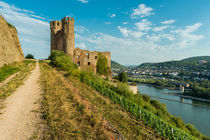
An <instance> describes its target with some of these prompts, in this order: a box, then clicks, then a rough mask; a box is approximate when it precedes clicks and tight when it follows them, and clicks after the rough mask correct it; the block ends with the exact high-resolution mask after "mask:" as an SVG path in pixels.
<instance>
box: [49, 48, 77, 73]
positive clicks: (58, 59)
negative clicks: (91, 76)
mask: <svg viewBox="0 0 210 140" xmlns="http://www.w3.org/2000/svg"><path fill="white" fill-rule="evenodd" d="M49 59H50V60H51V63H50V64H51V65H53V66H55V67H57V68H58V69H59V70H63V71H66V72H69V73H70V74H71V75H73V76H79V70H78V69H77V65H76V64H74V63H73V61H72V60H71V58H70V57H69V56H67V55H66V54H65V53H64V52H62V51H56V50H53V51H52V53H51V55H50V56H49Z"/></svg>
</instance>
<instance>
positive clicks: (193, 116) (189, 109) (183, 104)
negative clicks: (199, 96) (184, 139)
mask: <svg viewBox="0 0 210 140" xmlns="http://www.w3.org/2000/svg"><path fill="white" fill-rule="evenodd" d="M138 90H139V91H140V93H141V94H146V95H149V96H151V98H153V99H156V100H159V101H160V102H162V103H164V104H166V106H167V109H168V111H169V112H170V113H171V114H172V115H175V116H180V117H181V118H182V120H183V121H184V122H185V123H191V124H193V125H194V126H195V127H196V128H197V129H198V130H199V131H200V132H201V133H203V134H204V135H207V136H210V123H209V122H210V103H205V102H201V101H195V100H191V99H185V98H181V97H179V96H174V95H171V94H168V93H178V92H179V90H168V89H159V88H155V87H153V86H149V85H145V84H138Z"/></svg>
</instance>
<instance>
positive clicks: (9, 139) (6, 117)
mask: <svg viewBox="0 0 210 140" xmlns="http://www.w3.org/2000/svg"><path fill="white" fill-rule="evenodd" d="M39 76H40V69H39V63H38V62H37V64H36V67H35V69H34V70H33V71H32V74H31V75H30V76H29V77H28V79H27V80H26V81H25V82H24V85H22V86H20V87H19V88H18V89H17V90H16V91H15V92H14V93H13V94H12V95H11V96H9V97H8V98H7V99H6V100H5V102H4V104H5V106H6V107H5V108H4V109H3V110H2V111H1V112H2V114H1V115H0V140H26V139H29V138H31V137H32V136H33V135H34V132H35V131H36V126H37V124H38V123H39V118H40V116H39V115H40V114H39V113H37V111H36V110H38V109H39V107H40V106H39V103H37V102H38V100H39V99H40V96H41V90H40V89H39V83H38V80H39Z"/></svg>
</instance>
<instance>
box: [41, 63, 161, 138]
mask: <svg viewBox="0 0 210 140" xmlns="http://www.w3.org/2000/svg"><path fill="white" fill-rule="evenodd" d="M40 66H41V73H42V76H41V84H42V89H43V92H44V100H43V103H42V107H43V110H44V111H43V118H44V120H45V122H46V126H47V129H46V132H45V134H47V135H46V136H45V137H44V139H52V138H53V139H58V138H61V139H78V138H80V139H85V138H87V139H112V138H126V139H164V138H163V137H160V136H159V135H158V134H156V133H154V131H153V130H152V129H151V128H150V127H146V126H145V125H144V124H142V123H141V122H139V121H136V120H135V118H133V116H132V115H131V114H130V113H128V112H127V111H125V110H124V109H123V108H121V107H120V106H119V105H116V104H113V103H112V101H110V100H109V99H108V98H106V97H104V96H102V95H101V94H100V93H98V92H96V91H95V90H93V89H92V88H90V87H88V86H87V85H85V84H83V83H81V82H80V81H79V80H78V79H77V78H74V77H71V76H67V77H66V78H65V77H64V76H63V75H61V74H60V73H59V72H57V71H56V70H53V69H52V68H50V67H49V66H47V65H46V64H41V65H40ZM64 116H65V117H64ZM86 128H88V129H86ZM64 130H65V131H64ZM128 132H129V133H128Z"/></svg>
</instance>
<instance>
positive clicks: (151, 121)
mask: <svg viewBox="0 0 210 140" xmlns="http://www.w3.org/2000/svg"><path fill="white" fill-rule="evenodd" d="M80 79H81V82H84V83H86V84H87V85H89V86H91V87H92V88H93V89H95V90H97V91H98V92H100V93H101V94H103V95H104V96H106V97H108V98H109V99H111V100H112V101H113V102H114V103H116V104H120V105H121V106H122V107H123V108H124V109H126V110H127V111H128V112H130V113H131V114H133V115H134V116H135V117H136V118H137V119H138V120H140V121H142V122H143V123H144V124H146V125H148V126H150V127H152V128H153V129H154V130H155V131H156V132H157V133H158V134H161V135H162V136H164V137H166V138H168V139H174V140H175V139H176V140H177V139H180V140H194V139H196V138H194V137H193V136H191V135H190V134H188V133H186V132H185V131H183V130H181V129H179V128H177V127H175V126H173V125H171V124H170V123H168V122H166V121H163V120H161V119H160V118H158V117H157V116H156V115H154V114H152V113H150V112H149V111H147V110H145V109H143V108H141V107H140V106H138V105H137V104H135V103H133V102H131V101H129V100H128V99H126V98H125V97H123V96H120V95H119V94H117V93H116V92H114V91H112V90H110V89H109V88H106V87H105V86H104V85H103V84H99V83H96V82H94V81H92V80H89V79H87V78H84V77H82V78H80Z"/></svg>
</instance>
